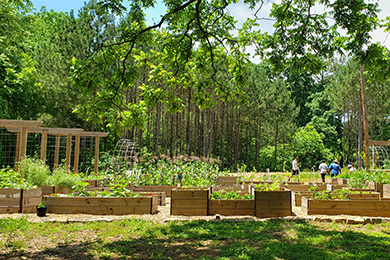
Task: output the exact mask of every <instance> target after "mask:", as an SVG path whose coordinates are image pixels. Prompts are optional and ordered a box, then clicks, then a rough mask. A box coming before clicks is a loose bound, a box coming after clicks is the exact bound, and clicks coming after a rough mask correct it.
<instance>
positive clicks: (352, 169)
mask: <svg viewBox="0 0 390 260" xmlns="http://www.w3.org/2000/svg"><path fill="white" fill-rule="evenodd" d="M348 170H349V172H350V173H351V172H354V171H356V169H355V168H354V167H353V166H352V165H350V164H348Z"/></svg>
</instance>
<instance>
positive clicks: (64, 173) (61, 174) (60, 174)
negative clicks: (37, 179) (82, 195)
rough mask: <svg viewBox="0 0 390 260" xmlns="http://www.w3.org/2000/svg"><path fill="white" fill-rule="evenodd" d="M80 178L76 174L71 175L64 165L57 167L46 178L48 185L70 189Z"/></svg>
mask: <svg viewBox="0 0 390 260" xmlns="http://www.w3.org/2000/svg"><path fill="white" fill-rule="evenodd" d="M80 181H81V178H80V176H79V175H78V174H73V173H72V172H71V171H70V169H69V167H68V166H66V165H59V166H58V167H57V168H55V169H54V170H53V173H52V175H51V176H50V177H49V178H48V181H47V182H48V184H49V185H53V186H63V187H67V188H68V189H72V188H73V187H74V186H75V185H76V183H77V182H80Z"/></svg>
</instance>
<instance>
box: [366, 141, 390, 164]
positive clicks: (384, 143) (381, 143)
mask: <svg viewBox="0 0 390 260" xmlns="http://www.w3.org/2000/svg"><path fill="white" fill-rule="evenodd" d="M368 145H369V146H372V149H371V150H372V166H373V168H374V169H375V168H376V163H377V161H376V158H377V156H376V152H375V151H376V149H375V146H390V140H389V141H374V140H369V141H368Z"/></svg>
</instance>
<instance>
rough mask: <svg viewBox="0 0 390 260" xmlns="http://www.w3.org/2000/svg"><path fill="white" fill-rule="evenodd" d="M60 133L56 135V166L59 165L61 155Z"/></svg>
mask: <svg viewBox="0 0 390 260" xmlns="http://www.w3.org/2000/svg"><path fill="white" fill-rule="evenodd" d="M60 139H61V136H60V135H56V146H55V150H54V167H57V166H58V157H59V155H60Z"/></svg>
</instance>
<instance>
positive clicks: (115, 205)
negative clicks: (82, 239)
mask: <svg viewBox="0 0 390 260" xmlns="http://www.w3.org/2000/svg"><path fill="white" fill-rule="evenodd" d="M95 183H97V182H95ZM332 183H333V184H328V185H320V184H317V186H318V187H319V189H328V190H333V189H336V188H345V184H344V183H345V182H344V181H339V180H337V181H335V182H332ZM341 183H343V184H341ZM95 185H96V184H95ZM95 185H94V184H92V185H90V186H89V187H87V188H88V189H90V190H108V189H109V188H108V187H96V186H95ZM231 185H233V186H232V187H230V189H231V190H234V191H237V190H241V191H242V192H243V193H251V194H254V195H255V197H254V199H253V200H223V199H222V200H220V199H218V200H217V199H216V200H212V199H210V193H212V192H216V191H218V190H221V189H229V188H227V187H218V186H212V187H210V188H207V189H186V188H175V186H134V185H132V186H131V187H132V190H133V191H134V192H140V193H141V194H142V195H141V197H136V198H129V197H125V198H122V197H120V198H113V197H51V196H45V198H46V201H45V204H46V205H47V206H48V212H49V213H58V214H77V213H84V214H97V215H107V214H113V215H124V214H126V215H127V214H154V213H156V212H157V205H165V195H166V193H167V196H171V197H172V200H171V215H216V214H219V215H230V216H234V215H254V216H257V217H279V216H290V215H291V214H292V212H291V206H292V205H293V206H300V205H299V203H301V204H302V205H301V206H302V209H303V212H304V214H307V215H312V214H328V215H338V214H349V215H365V216H386V217H387V216H389V215H390V199H389V198H390V185H386V184H385V185H383V184H379V183H378V184H377V183H374V184H372V185H371V186H372V187H373V189H366V190H364V191H372V192H371V193H367V194H365V193H360V194H351V197H350V198H349V199H350V200H344V201H343V200H318V199H317V200H313V199H308V197H309V196H310V195H311V193H310V192H308V191H307V190H308V188H309V187H310V186H311V185H302V184H298V183H297V184H294V183H290V184H289V185H287V186H285V187H284V188H285V189H286V190H285V191H256V190H253V187H252V186H250V185H234V184H231ZM287 188H288V189H287ZM376 190H378V191H379V192H374V191H376ZM56 192H57V193H58V192H63V193H67V192H69V191H67V190H65V189H63V188H60V187H54V186H45V187H42V188H41V189H33V190H17V189H0V213H18V212H23V213H27V212H35V210H36V205H38V204H39V203H40V202H41V198H42V195H45V194H46V195H47V194H51V193H56ZM146 192H152V193H153V195H154V196H150V195H151V194H148V193H146Z"/></svg>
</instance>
